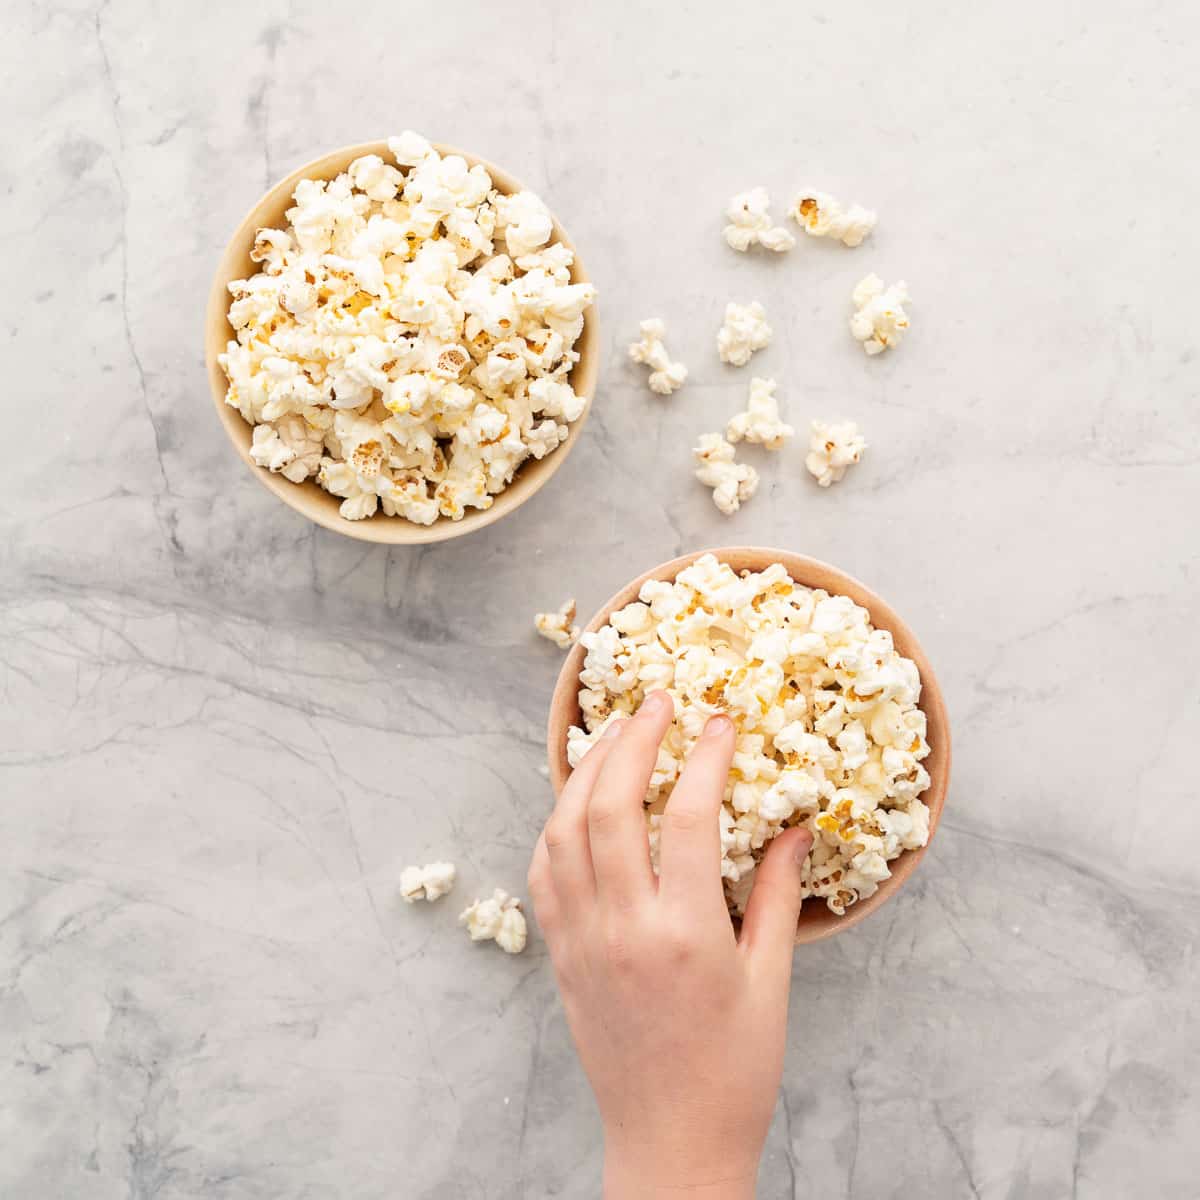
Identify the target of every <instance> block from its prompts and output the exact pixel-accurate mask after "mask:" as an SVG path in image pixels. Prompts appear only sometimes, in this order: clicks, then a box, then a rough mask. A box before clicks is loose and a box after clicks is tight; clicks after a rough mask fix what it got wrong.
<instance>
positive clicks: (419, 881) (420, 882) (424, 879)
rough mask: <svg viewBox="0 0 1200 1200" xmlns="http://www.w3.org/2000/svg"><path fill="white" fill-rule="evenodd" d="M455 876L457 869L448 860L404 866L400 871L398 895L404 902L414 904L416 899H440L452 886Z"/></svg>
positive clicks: (456, 876)
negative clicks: (420, 865) (418, 865)
mask: <svg viewBox="0 0 1200 1200" xmlns="http://www.w3.org/2000/svg"><path fill="white" fill-rule="evenodd" d="M457 878H458V870H457V868H456V867H455V866H454V864H453V863H449V862H432V863H427V864H426V865H425V866H423V867H405V868H404V870H403V871H401V872H400V897H401V899H402V900H403V901H404V902H405V904H415V903H416V902H417V901H418V900H429V901H431V902H432V901H434V900H440V899H441V898H442V897H443V896H445V895H446V894H447V893H448V892H449V891H450V890H451V889H452V888H453V887H454V882H455V880H456V879H457Z"/></svg>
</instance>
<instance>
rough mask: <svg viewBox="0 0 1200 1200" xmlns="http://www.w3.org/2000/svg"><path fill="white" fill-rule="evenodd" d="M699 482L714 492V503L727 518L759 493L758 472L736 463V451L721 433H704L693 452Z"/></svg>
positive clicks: (746, 464)
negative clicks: (743, 502) (744, 501)
mask: <svg viewBox="0 0 1200 1200" xmlns="http://www.w3.org/2000/svg"><path fill="white" fill-rule="evenodd" d="M692 453H693V455H694V456H695V458H696V462H697V463H698V464H699V465H698V466H697V467H696V478H697V479H698V480H700V482H701V483H702V484H704V486H705V487H710V488H712V489H713V503H714V504H715V505H716V506H717V507H718V508H719V509H720V510H721V511H722V512H723V513H724V514H725V515H726V516H727V517H728V516H731V515H732V514H733V513H735V512H737V510H738V509H739V508H740V507H741V505H742V501H743V500H749V499H750V497H751V496H753V495H754V493H755V492H756V491H757V490H758V472H757V471H756V470H755V469H754V468H753V467H752V466H750V465H749V464H748V463H739V462H735V461H734V449H733V447H732V446H731V445H730V444H729V443H728V442H727V441H726V440H725V439H724V438H723V437H722V436H721V435H720V434H719V433H702V434H701V435H700V441H699V442H698V443H697V445H696V447H695V448H694V449H693V451H692Z"/></svg>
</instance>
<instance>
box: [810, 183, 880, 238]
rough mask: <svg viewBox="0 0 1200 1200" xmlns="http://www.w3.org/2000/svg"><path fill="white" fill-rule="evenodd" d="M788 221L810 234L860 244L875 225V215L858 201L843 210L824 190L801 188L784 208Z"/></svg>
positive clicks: (876, 219)
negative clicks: (789, 218) (786, 210)
mask: <svg viewBox="0 0 1200 1200" xmlns="http://www.w3.org/2000/svg"><path fill="white" fill-rule="evenodd" d="M788 214H789V215H790V216H791V218H792V220H794V221H795V222H796V224H798V225H799V226H800V227H801V228H802V229H803V230H804V232H805V233H807V234H808V235H809V236H810V237H828V238H834V239H835V240H836V241H839V242H841V243H842V244H843V245H845V246H860V245H862V241H863V238H865V237H866V236H867V234H869V233H870V232H871V230H872V229H874V228H875V224H876V222H877V221H878V220H879V218H878V216H877V215H876V214H875V213H873V212H872V211H871V210H870V209H869V208H863V207H862V205H861V204H852V205H851V206H850V207H849V208H847V209H843V208H842V206H841V204H840V203H839V202H838V201H837V200H836V199H835V198H834V197H833V196H830V195H829V194H828V193H827V192H818V191H814V190H812V189H811V188H810V189H806V190H804V191H802V192H801V193H800V194H799V195H798V196H797V197H796V199H795V200H794V201H793V202H792V207H791V208H789V209H788Z"/></svg>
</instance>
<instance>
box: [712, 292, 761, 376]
mask: <svg viewBox="0 0 1200 1200" xmlns="http://www.w3.org/2000/svg"><path fill="white" fill-rule="evenodd" d="M770 341H771V327H770V325H768V324H767V310H766V309H765V308H763V306H762V305H761V304H759V302H758V301H757V300H755V301H753V302H752V303H750V304H738V303H736V302H735V301H732V300H731V301H730V302H729V303H728V304H727V305H726V306H725V320H724V321H723V322H722V323H721V328H720V331H719V332H718V333H717V353H718V354H719V355H720V356H721V361H722V362H725V363H731V364H732V365H733V366H735V367H744V366H745V365H746V364H747V363H748V362H749V361H750V356H751V355H752V354H753V353H754V352H755V351H756V350H762V349H763V348H764V347H765V346H767V345H769V344H770Z"/></svg>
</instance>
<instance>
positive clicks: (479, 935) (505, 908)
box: [458, 888, 526, 954]
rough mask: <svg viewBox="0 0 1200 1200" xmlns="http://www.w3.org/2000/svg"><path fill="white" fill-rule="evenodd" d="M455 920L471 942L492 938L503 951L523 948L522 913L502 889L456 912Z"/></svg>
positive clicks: (518, 906)
mask: <svg viewBox="0 0 1200 1200" xmlns="http://www.w3.org/2000/svg"><path fill="white" fill-rule="evenodd" d="M458 923H459V924H460V925H465V926H466V927H467V932H468V933H469V934H470V935H471V941H473V942H486V941H495V943H496V945H497V946H499V947H500V949H501V950H503V951H504V952H505V954H520V953H521V951H522V950H524V949H525V936H526V929H525V914H524V913H523V912H521V902H520V900H518V899H517V898H516V897H515V896H510V895H509V894H508V893H507V892H506V891H504V890H503V888H496V890H495V891H494V892H492V894H491V896H489V897H488V899H486V900H476V901H475V902H474V903H473V904H471V905H470V906H469V907H468V908H465V909H463V911H462V912H461V913H460V914H459V918H458Z"/></svg>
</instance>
